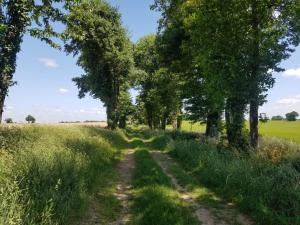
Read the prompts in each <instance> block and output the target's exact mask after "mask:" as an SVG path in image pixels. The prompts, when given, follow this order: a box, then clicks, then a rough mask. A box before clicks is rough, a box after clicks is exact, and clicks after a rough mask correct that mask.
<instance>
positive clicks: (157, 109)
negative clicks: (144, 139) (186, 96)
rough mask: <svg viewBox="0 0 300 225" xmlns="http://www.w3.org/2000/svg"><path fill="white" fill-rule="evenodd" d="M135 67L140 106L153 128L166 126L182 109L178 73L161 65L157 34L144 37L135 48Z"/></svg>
mask: <svg viewBox="0 0 300 225" xmlns="http://www.w3.org/2000/svg"><path fill="white" fill-rule="evenodd" d="M134 59H135V66H136V67H137V68H138V69H139V70H140V71H139V76H137V77H136V81H135V84H136V86H137V88H138V89H139V90H140V95H139V97H138V100H139V107H143V108H144V112H145V118H146V120H147V124H148V125H149V127H150V128H158V127H159V128H162V129H165V128H166V124H167V122H168V121H172V120H174V119H175V118H176V116H177V114H178V112H179V111H180V108H181V98H180V97H181V96H180V93H181V91H180V82H179V79H178V75H177V74H175V73H172V72H171V71H170V70H168V69H167V68H165V67H162V66H161V64H160V60H159V55H158V52H157V44H156V36H155V35H148V36H145V37H143V38H141V39H140V40H139V41H138V43H137V44H136V45H135V49H134Z"/></svg>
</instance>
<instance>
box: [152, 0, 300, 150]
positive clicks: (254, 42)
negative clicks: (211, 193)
mask: <svg viewBox="0 0 300 225" xmlns="http://www.w3.org/2000/svg"><path fill="white" fill-rule="evenodd" d="M299 7H300V6H299V1H298V0H293V1H288V0H280V1H275V2H274V1H271V0H263V1H257V0H243V1H227V2H226V3H225V2H224V1H217V0H213V1H211V0H192V1H176V0H166V1H161V0H156V1H155V4H154V6H153V8H156V9H157V10H159V11H161V14H162V18H161V20H160V35H159V38H158V40H159V42H158V43H159V45H160V46H159V48H160V50H161V51H160V53H161V55H162V57H163V58H164V60H165V61H166V63H168V64H170V65H171V67H173V68H175V70H176V71H180V72H181V73H182V74H183V75H185V74H186V79H185V81H186V82H185V83H186V88H185V90H187V91H186V93H185V95H186V99H187V101H186V109H187V111H188V113H189V114H190V115H191V117H190V118H191V119H193V120H196V121H197V120H198V121H199V120H202V121H207V123H208V126H207V128H208V130H207V131H209V130H210V126H211V124H213V125H214V126H215V127H218V122H219V121H218V120H216V119H213V120H211V118H210V116H211V115H213V114H217V113H219V114H220V113H221V111H222V110H224V106H225V104H224V103H226V106H225V110H226V130H227V138H228V141H229V143H230V145H232V146H233V147H237V148H240V149H245V148H246V147H247V146H248V143H247V140H248V138H247V137H246V136H245V137H244V114H245V112H246V109H247V106H248V105H250V110H249V114H250V118H251V119H250V140H251V145H252V146H253V147H256V146H257V140H258V120H259V115H258V108H259V106H260V105H262V104H263V103H264V102H265V98H266V94H265V93H266V92H267V90H268V89H270V88H271V87H272V86H273V84H274V81H275V80H274V78H273V77H272V72H273V71H277V72H279V71H282V69H281V68H280V67H279V63H280V62H281V61H282V60H284V59H286V58H288V57H289V55H290V53H291V52H292V51H293V49H292V48H293V46H297V45H298V44H299V40H300V38H299V37H300V35H299V34H300V33H299V32H300V29H299V25H298V24H299V15H300V14H299ZM216 18H217V19H216ZM215 118H217V117H215ZM207 133H210V132H207ZM239 137H240V138H239Z"/></svg>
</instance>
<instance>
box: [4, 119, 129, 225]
mask: <svg viewBox="0 0 300 225" xmlns="http://www.w3.org/2000/svg"><path fill="white" fill-rule="evenodd" d="M0 143H1V146H0V224H5V225H15V224H17V225H28V224H30V225H37V224H39V225H57V224H70V223H69V220H70V219H71V220H72V221H73V220H78V218H80V216H81V215H84V214H85V211H86V210H87V208H88V203H89V201H90V200H91V199H90V197H91V196H93V197H95V199H93V200H94V201H100V202H102V203H103V202H104V201H106V204H102V212H103V216H102V218H103V221H104V222H105V221H107V219H108V218H114V217H115V216H116V213H115V211H116V210H117V207H118V206H117V205H118V203H117V201H116V200H115V199H113V197H112V190H113V188H114V186H115V182H116V179H117V177H116V175H115V172H114V162H115V161H116V160H117V158H119V156H120V149H123V148H125V147H126V141H125V140H124V138H123V136H122V132H120V131H116V132H111V131H109V130H104V129H100V128H96V127H83V126H43V125H34V126H23V127H2V128H1V129H0ZM109 196H111V197H109Z"/></svg>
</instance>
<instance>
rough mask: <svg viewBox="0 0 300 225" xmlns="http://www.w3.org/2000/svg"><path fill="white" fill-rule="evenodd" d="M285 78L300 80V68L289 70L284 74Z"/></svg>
mask: <svg viewBox="0 0 300 225" xmlns="http://www.w3.org/2000/svg"><path fill="white" fill-rule="evenodd" d="M283 76H284V77H297V78H300V68H297V69H288V70H286V71H285V72H284V73H283Z"/></svg>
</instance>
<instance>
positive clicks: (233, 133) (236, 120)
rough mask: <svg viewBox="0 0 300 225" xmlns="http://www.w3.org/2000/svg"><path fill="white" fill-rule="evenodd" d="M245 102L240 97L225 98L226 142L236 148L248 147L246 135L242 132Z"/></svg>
mask: <svg viewBox="0 0 300 225" xmlns="http://www.w3.org/2000/svg"><path fill="white" fill-rule="evenodd" d="M245 108H246V104H244V103H243V101H242V100H241V99H227V102H226V113H225V116H226V131H227V139H228V143H229V145H230V146H231V147H234V148H236V149H238V150H246V149H247V148H248V141H247V137H246V135H245V132H244V126H245V124H244V123H245V119H244V112H245Z"/></svg>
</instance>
